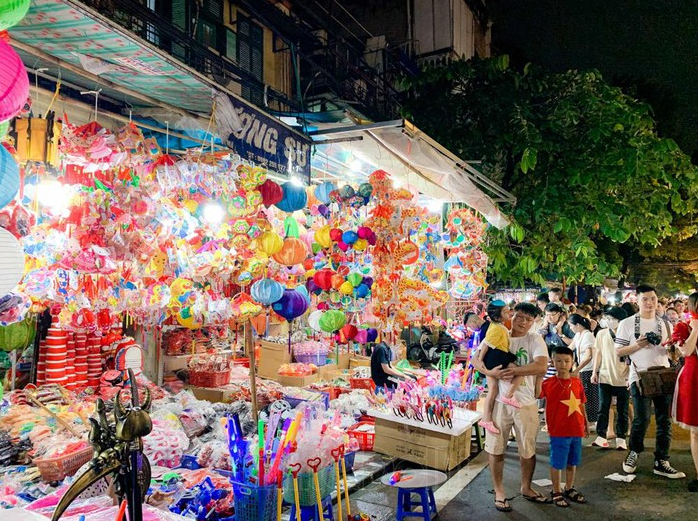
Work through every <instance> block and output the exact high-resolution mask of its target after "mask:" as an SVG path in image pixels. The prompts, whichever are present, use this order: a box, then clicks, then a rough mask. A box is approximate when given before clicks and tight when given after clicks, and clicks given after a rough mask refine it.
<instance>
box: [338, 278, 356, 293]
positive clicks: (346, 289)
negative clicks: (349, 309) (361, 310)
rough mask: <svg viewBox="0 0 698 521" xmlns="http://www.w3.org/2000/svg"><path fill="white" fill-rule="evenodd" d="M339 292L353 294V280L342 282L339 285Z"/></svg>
mask: <svg viewBox="0 0 698 521" xmlns="http://www.w3.org/2000/svg"><path fill="white" fill-rule="evenodd" d="M339 292H340V293H341V294H342V295H351V294H352V293H354V286H352V285H351V282H349V281H348V280H346V281H344V282H342V284H341V285H340V286H339Z"/></svg>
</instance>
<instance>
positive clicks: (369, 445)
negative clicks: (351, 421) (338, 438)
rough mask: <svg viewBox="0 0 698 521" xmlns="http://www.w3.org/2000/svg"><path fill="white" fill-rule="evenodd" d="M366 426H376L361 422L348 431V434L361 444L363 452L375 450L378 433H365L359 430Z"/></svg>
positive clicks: (372, 423)
mask: <svg viewBox="0 0 698 521" xmlns="http://www.w3.org/2000/svg"><path fill="white" fill-rule="evenodd" d="M364 425H375V423H374V422H369V421H364V422H359V423H357V424H356V425H352V426H351V427H349V429H347V434H348V435H349V436H350V437H352V438H354V439H355V440H356V441H358V442H359V448H360V449H361V450H368V451H370V450H373V443H374V442H375V441H376V431H375V430H374V431H373V432H364V431H359V430H357V429H358V428H360V427H363V426H364Z"/></svg>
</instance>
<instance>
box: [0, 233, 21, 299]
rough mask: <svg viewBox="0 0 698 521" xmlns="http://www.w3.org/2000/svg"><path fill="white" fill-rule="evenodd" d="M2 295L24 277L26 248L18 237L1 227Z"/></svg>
mask: <svg viewBox="0 0 698 521" xmlns="http://www.w3.org/2000/svg"><path fill="white" fill-rule="evenodd" d="M0 259H2V262H0V297H1V296H4V295H6V294H7V293H9V292H10V291H12V289H13V288H14V287H15V286H16V285H17V283H18V282H19V281H20V280H21V279H22V274H23V273H24V250H22V245H21V244H20V243H19V241H18V240H17V238H16V237H15V236H14V235H12V234H11V233H10V232H8V231H7V230H5V229H4V228H0Z"/></svg>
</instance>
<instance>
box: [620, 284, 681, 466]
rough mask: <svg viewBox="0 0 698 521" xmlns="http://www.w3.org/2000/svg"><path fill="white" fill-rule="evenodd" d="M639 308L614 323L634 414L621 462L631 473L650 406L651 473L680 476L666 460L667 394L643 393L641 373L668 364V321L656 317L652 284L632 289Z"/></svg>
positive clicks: (669, 398) (668, 438) (668, 443)
mask: <svg viewBox="0 0 698 521" xmlns="http://www.w3.org/2000/svg"><path fill="white" fill-rule="evenodd" d="M636 293H637V303H638V305H639V306H640V312H639V313H637V314H636V315H632V316H630V317H628V318H626V319H624V320H622V321H621V323H620V324H619V325H618V331H617V332H616V340H615V348H616V354H617V355H618V356H621V357H627V359H629V365H630V374H629V377H628V383H629V385H630V397H631V398H632V401H633V411H634V415H635V416H634V418H633V423H632V427H631V428H630V444H629V445H630V447H629V448H630V450H629V452H628V455H627V456H626V458H625V461H624V462H623V471H624V472H627V473H631V474H632V473H634V472H635V470H636V469H637V463H638V459H639V457H640V453H642V452H643V451H644V449H645V445H644V443H645V433H646V432H647V427H648V426H649V423H650V414H651V406H652V404H654V415H655V421H656V424H657V435H656V437H657V440H656V446H655V452H654V469H653V471H654V473H655V474H656V475H658V476H663V477H665V478H669V479H681V478H685V477H686V475H685V474H684V473H683V472H679V471H678V470H676V469H674V468H673V467H672V466H671V465H670V464H669V448H670V446H671V418H670V412H671V401H672V395H671V394H668V393H667V394H661V395H659V396H651V397H649V396H645V394H648V392H647V390H646V389H644V390H643V388H642V386H641V385H640V384H641V381H642V378H641V376H642V373H643V372H644V371H647V370H648V369H650V368H655V367H665V368H666V367H669V365H670V364H669V355H668V353H667V348H666V346H665V345H664V343H665V342H666V341H667V340H669V339H671V324H669V322H667V321H666V320H663V319H661V318H659V317H658V316H657V314H656V311H657V301H658V299H657V293H656V291H655V290H654V288H653V287H651V286H647V285H639V286H638V287H637V289H636Z"/></svg>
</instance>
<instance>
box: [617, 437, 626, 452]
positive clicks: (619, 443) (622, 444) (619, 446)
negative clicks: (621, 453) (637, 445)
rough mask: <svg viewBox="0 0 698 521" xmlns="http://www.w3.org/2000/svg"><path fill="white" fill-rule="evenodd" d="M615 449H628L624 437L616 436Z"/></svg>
mask: <svg viewBox="0 0 698 521" xmlns="http://www.w3.org/2000/svg"><path fill="white" fill-rule="evenodd" d="M616 450H628V444H627V443H625V438H616Z"/></svg>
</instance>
